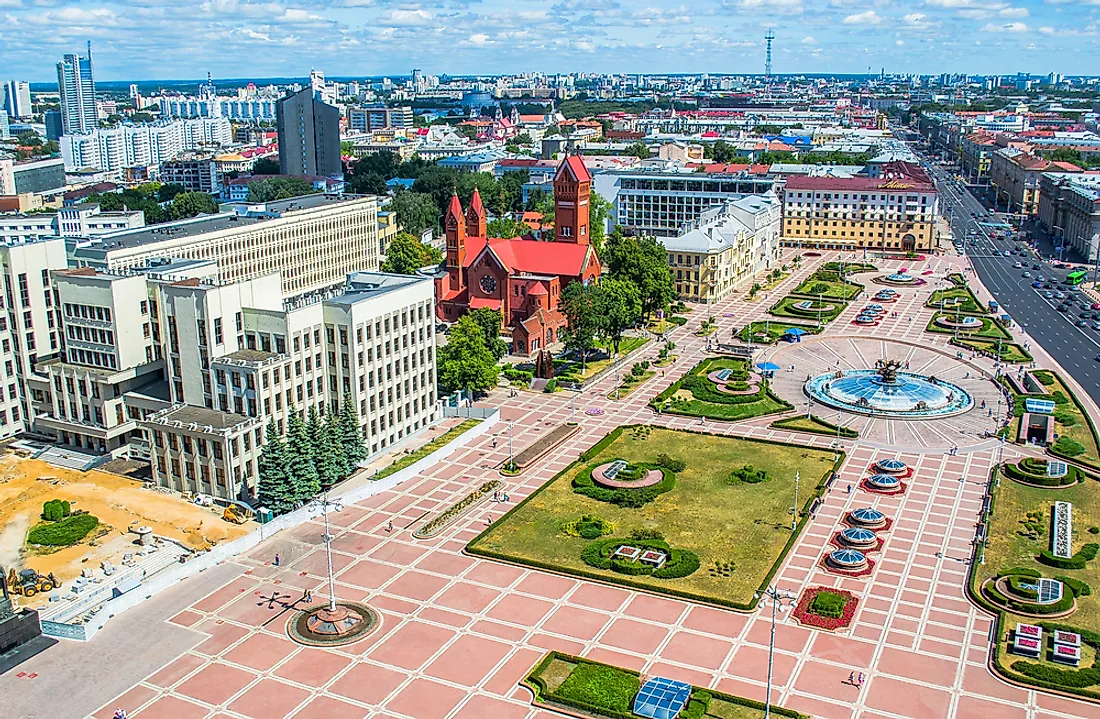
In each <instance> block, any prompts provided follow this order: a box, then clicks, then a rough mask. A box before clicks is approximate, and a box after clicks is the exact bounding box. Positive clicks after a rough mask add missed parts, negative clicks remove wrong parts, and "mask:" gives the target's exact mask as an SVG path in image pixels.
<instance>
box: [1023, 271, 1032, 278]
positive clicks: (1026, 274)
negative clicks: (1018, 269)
mask: <svg viewBox="0 0 1100 719" xmlns="http://www.w3.org/2000/svg"><path fill="white" fill-rule="evenodd" d="M1023 276H1024V278H1025V279H1026V278H1028V277H1031V273H1030V272H1025V273H1024V275H1023Z"/></svg>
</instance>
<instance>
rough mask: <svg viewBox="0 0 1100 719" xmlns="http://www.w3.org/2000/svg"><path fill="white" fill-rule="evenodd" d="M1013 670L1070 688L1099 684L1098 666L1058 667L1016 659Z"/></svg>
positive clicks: (1099, 670) (1099, 672)
mask: <svg viewBox="0 0 1100 719" xmlns="http://www.w3.org/2000/svg"><path fill="white" fill-rule="evenodd" d="M1012 669H1013V671H1017V672H1019V673H1020V674H1023V675H1024V676H1025V677H1031V678H1032V679H1039V680H1041V681H1044V682H1048V683H1050V684H1055V685H1057V686H1059V687H1067V688H1070V689H1083V688H1085V687H1091V686H1093V685H1094V684H1100V667H1089V668H1088V669H1060V668H1058V667H1054V666H1051V665H1049V664H1037V663H1035V662H1025V661H1018V662H1013V663H1012Z"/></svg>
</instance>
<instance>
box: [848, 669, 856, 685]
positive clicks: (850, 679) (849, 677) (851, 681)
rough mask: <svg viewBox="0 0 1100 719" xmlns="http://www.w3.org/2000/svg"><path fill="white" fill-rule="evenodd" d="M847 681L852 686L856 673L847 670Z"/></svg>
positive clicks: (854, 683) (854, 682)
mask: <svg viewBox="0 0 1100 719" xmlns="http://www.w3.org/2000/svg"><path fill="white" fill-rule="evenodd" d="M848 683H849V684H851V685H852V686H855V685H856V673H855V672H848Z"/></svg>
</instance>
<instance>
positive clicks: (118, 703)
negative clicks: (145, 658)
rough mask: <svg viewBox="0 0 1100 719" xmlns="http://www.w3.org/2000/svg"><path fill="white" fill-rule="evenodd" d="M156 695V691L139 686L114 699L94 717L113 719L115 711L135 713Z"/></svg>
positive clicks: (96, 718) (97, 718)
mask: <svg viewBox="0 0 1100 719" xmlns="http://www.w3.org/2000/svg"><path fill="white" fill-rule="evenodd" d="M156 695H157V691H156V690H155V689H150V688H149V687H144V686H141V685H140V684H139V685H137V686H136V687H134V688H132V689H129V690H127V691H126V692H124V693H123V694H121V695H119V696H117V697H115V698H114V699H112V700H111V701H110V702H109V703H108V704H107V706H105V707H103V708H102V709H100V710H99V711H97V712H96V713H95V714H94V715H93V716H94V717H95V719H111V718H112V717H113V716H114V715H115V709H125V710H126V711H128V712H133V711H134V710H135V709H137V708H138V707H139V706H141V705H142V704H144V703H145V702H147V701H149V700H150V699H152V698H153V697H155V696H156Z"/></svg>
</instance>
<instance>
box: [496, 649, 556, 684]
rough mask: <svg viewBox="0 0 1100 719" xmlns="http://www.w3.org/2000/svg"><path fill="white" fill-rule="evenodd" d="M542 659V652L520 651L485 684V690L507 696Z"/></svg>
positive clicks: (509, 658)
mask: <svg viewBox="0 0 1100 719" xmlns="http://www.w3.org/2000/svg"><path fill="white" fill-rule="evenodd" d="M541 658H542V652H539V651H535V650H533V649H525V648H524V649H519V650H518V651H516V653H515V654H513V655H512V656H510V657H508V659H507V661H505V662H504V664H503V665H501V666H500V668H498V669H497V670H496V672H495V673H494V674H493V676H492V678H491V679H490V680H489V681H487V682H485V690H486V691H489V692H492V693H494V694H505V693H507V692H508V691H510V690H511V689H513V688H514V687H515V686H516V685H517V684H518V683H519V681H520V680H521V679H523V677H525V676H527V674H528V673H529V672H530V671H531V669H532V667H534V666H535V664H537V663H538V661H539V660H540V659H541Z"/></svg>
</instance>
